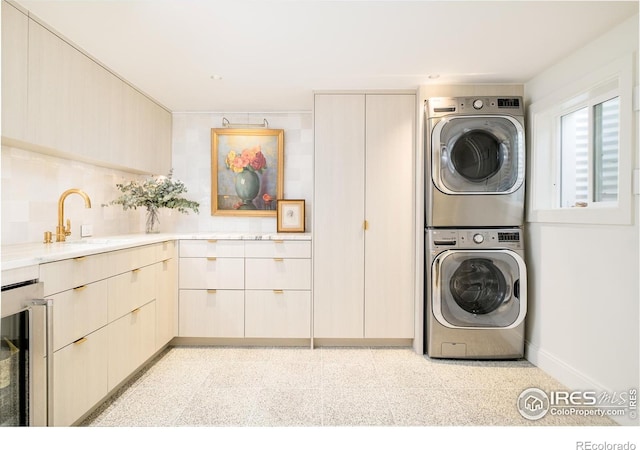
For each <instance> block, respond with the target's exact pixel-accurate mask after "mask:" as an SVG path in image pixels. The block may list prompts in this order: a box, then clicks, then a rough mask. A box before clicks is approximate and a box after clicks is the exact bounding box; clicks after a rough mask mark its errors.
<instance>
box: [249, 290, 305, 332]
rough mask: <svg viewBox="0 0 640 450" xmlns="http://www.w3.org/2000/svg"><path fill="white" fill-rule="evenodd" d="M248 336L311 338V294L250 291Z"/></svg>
mask: <svg viewBox="0 0 640 450" xmlns="http://www.w3.org/2000/svg"><path fill="white" fill-rule="evenodd" d="M245 336H246V337H254V338H309V337H311V292H310V291H283V292H274V291H247V293H246V297H245Z"/></svg>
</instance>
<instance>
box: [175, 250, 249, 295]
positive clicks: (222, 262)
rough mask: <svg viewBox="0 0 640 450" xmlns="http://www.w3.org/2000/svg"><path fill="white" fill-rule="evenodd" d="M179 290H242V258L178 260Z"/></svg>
mask: <svg viewBox="0 0 640 450" xmlns="http://www.w3.org/2000/svg"><path fill="white" fill-rule="evenodd" d="M179 287H180V289H244V259H243V258H217V257H209V258H180V267H179Z"/></svg>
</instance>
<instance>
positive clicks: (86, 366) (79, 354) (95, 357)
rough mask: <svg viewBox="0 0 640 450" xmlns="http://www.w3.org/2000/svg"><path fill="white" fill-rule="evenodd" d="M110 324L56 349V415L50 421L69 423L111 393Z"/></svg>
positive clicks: (66, 424) (56, 424)
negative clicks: (109, 365) (108, 357)
mask: <svg viewBox="0 0 640 450" xmlns="http://www.w3.org/2000/svg"><path fill="white" fill-rule="evenodd" d="M108 348H109V339H108V337H107V328H106V327H103V328H100V329H99V330H97V331H95V332H93V333H91V334H89V335H87V336H86V337H83V338H81V339H79V340H78V341H76V342H74V343H71V344H69V345H67V346H66V347H64V348H62V349H61V350H58V351H57V352H55V353H54V359H53V372H54V375H53V386H54V389H53V418H52V419H50V423H49V424H50V425H53V426H69V425H71V424H73V423H74V422H75V421H76V420H78V418H79V417H82V415H83V414H84V413H85V412H87V411H88V410H90V409H91V408H92V407H93V406H94V405H95V404H96V403H98V402H99V401H100V400H101V399H103V398H104V396H105V395H107V393H108V391H109V388H108V380H107V374H108V371H107V367H108V362H107V358H106V355H107V351H108Z"/></svg>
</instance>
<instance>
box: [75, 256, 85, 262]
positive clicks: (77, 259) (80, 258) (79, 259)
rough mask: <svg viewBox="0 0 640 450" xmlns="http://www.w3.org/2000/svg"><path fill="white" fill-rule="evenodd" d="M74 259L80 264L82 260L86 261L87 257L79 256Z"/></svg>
mask: <svg viewBox="0 0 640 450" xmlns="http://www.w3.org/2000/svg"><path fill="white" fill-rule="evenodd" d="M73 259H74V260H75V261H78V262H79V261H82V260H84V259H87V257H86V256H77V257H75V258H73Z"/></svg>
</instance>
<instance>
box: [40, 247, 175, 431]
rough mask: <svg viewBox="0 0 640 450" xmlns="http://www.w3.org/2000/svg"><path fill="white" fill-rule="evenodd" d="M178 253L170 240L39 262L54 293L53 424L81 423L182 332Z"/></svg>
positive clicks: (43, 278)
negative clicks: (177, 295) (177, 327)
mask: <svg viewBox="0 0 640 450" xmlns="http://www.w3.org/2000/svg"><path fill="white" fill-rule="evenodd" d="M174 253H175V245H174V243H173V242H163V243H159V244H151V245H145V246H140V247H135V248H130V249H125V250H118V251H113V252H105V253H100V254H96V255H90V256H86V257H81V258H73V259H68V260H62V261H56V262H53V263H47V264H42V265H41V266H40V280H41V281H43V282H44V285H45V296H46V297H47V298H50V299H52V300H53V336H54V338H53V374H52V375H51V381H52V383H51V385H52V386H53V417H50V418H49V424H50V425H54V426H68V425H72V424H74V423H76V422H77V421H78V420H80V419H81V418H82V417H83V415H85V414H86V413H87V412H88V411H89V410H91V408H92V407H94V406H95V405H96V404H97V403H98V402H99V401H100V400H102V399H103V398H104V397H105V396H106V395H108V393H109V392H111V391H112V390H113V389H115V388H116V387H117V386H118V385H119V384H120V383H121V382H122V381H123V380H125V379H126V378H127V377H129V376H130V375H131V374H132V373H133V372H134V371H135V370H136V369H137V368H138V367H140V366H141V365H142V364H144V363H145V361H147V360H148V359H149V358H150V357H151V356H152V355H153V354H154V353H155V352H156V351H158V350H159V349H161V348H162V347H163V346H164V345H165V344H166V343H167V342H168V341H169V340H170V339H172V338H173V337H174V336H175V324H176V320H177V318H176V298H175V293H176V286H177V273H176V271H175V269H176V264H175V260H174V259H173V257H174ZM160 316H161V317H160ZM159 329H161V330H162V332H161V333H160V332H158V330H159Z"/></svg>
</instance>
